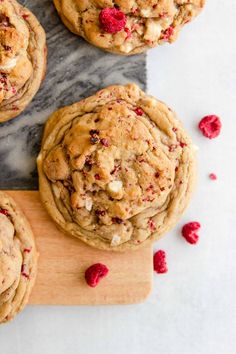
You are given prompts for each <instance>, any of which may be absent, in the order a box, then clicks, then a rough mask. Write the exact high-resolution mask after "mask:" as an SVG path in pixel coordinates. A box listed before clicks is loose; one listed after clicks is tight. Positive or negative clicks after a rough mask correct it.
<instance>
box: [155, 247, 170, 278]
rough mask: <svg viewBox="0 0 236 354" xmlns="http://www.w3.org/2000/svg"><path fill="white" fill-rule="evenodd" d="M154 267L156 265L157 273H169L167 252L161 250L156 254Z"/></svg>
mask: <svg viewBox="0 0 236 354" xmlns="http://www.w3.org/2000/svg"><path fill="white" fill-rule="evenodd" d="M153 265H154V270H155V272H157V273H159V274H163V273H167V272H168V267H167V263H166V253H165V251H162V250H159V251H157V252H156V253H155V254H154V257H153Z"/></svg>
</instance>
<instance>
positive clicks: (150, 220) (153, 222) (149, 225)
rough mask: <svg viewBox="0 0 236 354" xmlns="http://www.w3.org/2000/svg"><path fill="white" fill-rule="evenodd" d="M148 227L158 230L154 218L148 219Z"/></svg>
mask: <svg viewBox="0 0 236 354" xmlns="http://www.w3.org/2000/svg"><path fill="white" fill-rule="evenodd" d="M148 227H149V229H150V230H151V231H152V232H154V231H156V229H157V228H156V223H155V221H154V220H153V219H149V220H148Z"/></svg>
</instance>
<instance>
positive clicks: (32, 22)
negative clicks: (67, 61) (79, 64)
mask: <svg viewBox="0 0 236 354" xmlns="http://www.w3.org/2000/svg"><path fill="white" fill-rule="evenodd" d="M46 61H47V47H46V35H45V32H44V30H43V28H42V26H41V25H40V23H39V22H38V20H37V18H36V17H35V16H34V15H33V14H32V12H31V11H29V10H28V9H27V8H25V7H23V6H22V5H20V4H19V3H18V2H17V1H16V0H2V1H0V123H1V122H5V121H8V120H9V119H12V118H14V117H16V116H18V115H19V114H20V113H21V112H22V111H23V110H24V109H25V108H26V107H27V105H28V104H29V103H30V101H31V100H32V99H33V97H34V96H35V95H36V93H37V91H38V89H39V87H40V85H41V82H42V80H43V78H44V76H45V71H46Z"/></svg>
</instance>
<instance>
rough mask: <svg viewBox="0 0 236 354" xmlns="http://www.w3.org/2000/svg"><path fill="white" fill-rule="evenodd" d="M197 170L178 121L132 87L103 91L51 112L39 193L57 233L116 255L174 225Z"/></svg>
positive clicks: (40, 164) (41, 156)
mask: <svg viewBox="0 0 236 354" xmlns="http://www.w3.org/2000/svg"><path fill="white" fill-rule="evenodd" d="M173 128H175V129H174V130H173ZM91 137H94V138H96V141H94V140H91ZM195 169H196V164H195V147H194V146H193V144H192V141H191V139H190V138H189V136H188V134H187V133H186V131H185V130H184V129H183V127H182V124H181V123H180V122H179V120H178V119H177V117H176V115H175V114H174V113H173V111H171V110H170V109H169V108H168V107H167V106H166V105H165V104H164V103H162V102H160V101H158V100H157V99H155V98H154V97H151V96H148V95H146V94H145V93H144V92H143V91H142V90H141V89H140V88H139V87H138V86H137V85H135V84H128V85H126V86H122V85H117V86H110V87H107V88H105V89H103V90H100V91H99V92H97V93H96V94H95V95H94V96H91V97H88V98H86V99H85V100H83V101H80V102H78V103H75V104H73V105H72V106H68V107H65V108H62V109H60V110H59V111H57V112H55V113H53V114H52V115H51V117H50V118H49V120H48V122H47V123H46V127H45V130H44V138H43V142H42V148H41V152H40V154H39V156H38V171H39V186H40V194H41V197H42V201H43V203H44V205H45V207H46V209H47V211H48V212H49V214H50V215H51V217H52V218H53V220H54V221H55V222H56V223H57V224H58V226H60V227H61V228H62V229H63V230H64V231H66V233H68V234H69V235H73V236H76V237H78V238H80V239H81V240H82V241H84V242H86V243H88V244H89V245H91V246H94V247H96V248H100V249H106V250H118V251H119V250H120V251H123V250H127V249H138V248H139V247H141V246H142V245H145V244H147V243H148V242H153V241H154V240H156V239H159V238H160V237H161V236H162V235H163V234H165V233H166V232H167V231H168V230H169V229H171V228H172V227H173V226H174V225H175V223H176V222H177V221H178V219H179V218H180V216H181V215H182V213H183V212H184V210H185V208H186V207H187V205H188V203H189V200H190V197H191V194H192V190H193V187H194V183H195Z"/></svg>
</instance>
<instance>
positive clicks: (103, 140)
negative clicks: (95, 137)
mask: <svg viewBox="0 0 236 354" xmlns="http://www.w3.org/2000/svg"><path fill="white" fill-rule="evenodd" d="M100 142H101V144H102V145H103V146H105V147H108V146H109V145H110V142H109V140H108V139H106V138H103V139H101V140H100Z"/></svg>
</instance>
